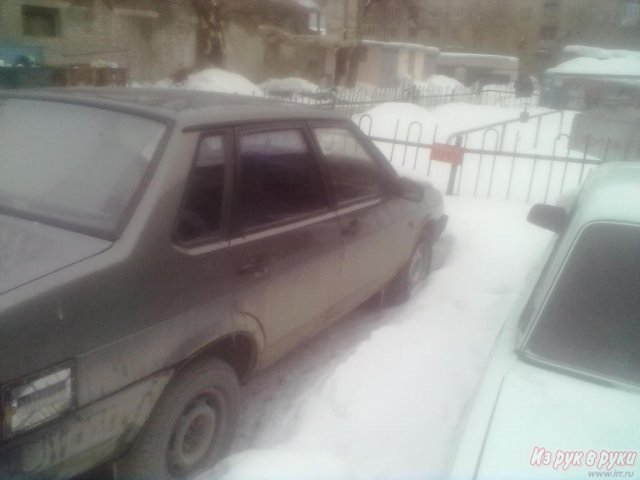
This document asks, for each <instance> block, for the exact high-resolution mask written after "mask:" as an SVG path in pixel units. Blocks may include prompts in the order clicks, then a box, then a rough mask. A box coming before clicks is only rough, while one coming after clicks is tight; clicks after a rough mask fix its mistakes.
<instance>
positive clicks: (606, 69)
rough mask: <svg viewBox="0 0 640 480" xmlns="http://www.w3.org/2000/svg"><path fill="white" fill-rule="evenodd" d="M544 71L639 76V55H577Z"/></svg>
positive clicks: (564, 73) (561, 73) (565, 73)
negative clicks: (603, 56)
mask: <svg viewBox="0 0 640 480" xmlns="http://www.w3.org/2000/svg"><path fill="white" fill-rule="evenodd" d="M546 73H551V74H555V75H608V76H612V75H622V76H635V77H640V55H639V56H616V57H609V58H594V57H578V58H574V59H571V60H568V61H566V62H564V63H561V64H560V65H558V66H557V67H553V68H550V69H549V70H547V72H546Z"/></svg>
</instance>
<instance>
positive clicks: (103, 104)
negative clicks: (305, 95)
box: [0, 87, 347, 128]
mask: <svg viewBox="0 0 640 480" xmlns="http://www.w3.org/2000/svg"><path fill="white" fill-rule="evenodd" d="M3 97H5V98H6V97H14V98H23V99H32V100H46V101H57V102H65V103H76V104H81V105H88V106H95V107H98V108H111V109H116V110H121V111H125V112H130V113H134V114H139V115H145V116H151V117H156V118H159V119H165V120H173V121H180V123H181V124H182V126H184V127H186V128H189V127H194V128H198V127H205V126H207V125H216V124H228V123H246V122H257V121H269V120H301V119H336V120H337V119H340V120H344V119H346V118H347V117H346V116H344V115H342V114H340V113H337V112H334V111H331V110H328V109H325V108H318V107H310V106H302V105H299V104H295V103H292V102H286V101H282V100H277V99H271V98H265V97H258V96H247V95H234V94H225V93H214V92H201V91H191V90H182V89H178V88H174V89H166V88H130V87H123V88H106V87H93V88H48V89H28V90H4V91H1V90H0V98H3Z"/></svg>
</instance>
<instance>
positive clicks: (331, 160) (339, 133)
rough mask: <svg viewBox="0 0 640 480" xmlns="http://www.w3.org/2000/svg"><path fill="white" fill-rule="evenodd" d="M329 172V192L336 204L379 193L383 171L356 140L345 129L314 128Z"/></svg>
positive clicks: (381, 186) (382, 187)
mask: <svg viewBox="0 0 640 480" xmlns="http://www.w3.org/2000/svg"><path fill="white" fill-rule="evenodd" d="M314 132H315V135H316V138H317V140H318V144H319V146H320V149H321V150H322V154H323V156H324V160H325V164H326V166H327V170H328V174H329V182H330V188H331V193H332V195H333V196H334V198H335V199H336V201H337V202H338V204H344V203H350V202H352V201H357V200H360V199H365V198H370V197H375V196H379V195H381V194H382V193H383V192H384V182H383V178H384V174H383V173H382V171H381V168H380V166H379V165H378V164H377V163H376V161H375V160H374V159H373V158H372V157H371V156H370V155H369V154H368V153H367V152H366V150H365V149H364V148H363V147H362V145H361V144H360V142H359V141H358V139H356V138H355V136H354V135H353V134H352V133H351V132H350V131H349V130H348V129H346V128H334V127H332V128H325V127H320V128H315V129H314Z"/></svg>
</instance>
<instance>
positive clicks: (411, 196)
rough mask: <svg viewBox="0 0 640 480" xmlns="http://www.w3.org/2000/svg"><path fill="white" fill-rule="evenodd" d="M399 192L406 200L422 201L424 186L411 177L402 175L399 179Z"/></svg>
mask: <svg viewBox="0 0 640 480" xmlns="http://www.w3.org/2000/svg"><path fill="white" fill-rule="evenodd" d="M398 194H399V195H400V196H401V197H402V198H404V199H406V200H409V201H411V202H416V203H420V202H422V200H423V199H424V187H423V186H422V185H420V183H418V182H416V181H414V180H411V179H410V178H405V177H401V178H400V179H399V180H398Z"/></svg>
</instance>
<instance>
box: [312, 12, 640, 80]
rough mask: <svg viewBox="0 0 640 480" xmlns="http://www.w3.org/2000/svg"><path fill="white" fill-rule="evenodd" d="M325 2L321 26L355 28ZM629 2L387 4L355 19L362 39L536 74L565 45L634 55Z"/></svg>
mask: <svg viewBox="0 0 640 480" xmlns="http://www.w3.org/2000/svg"><path fill="white" fill-rule="evenodd" d="M325 1H326V3H327V7H326V8H327V10H326V11H327V25H329V24H331V25H341V24H348V25H352V28H353V29H356V25H357V24H358V21H357V14H356V13H355V12H357V8H352V9H347V11H348V12H351V13H349V14H350V15H353V18H349V19H346V20H345V19H344V18H343V16H344V12H345V11H344V10H341V9H340V8H338V7H339V6H340V5H342V4H343V3H344V2H343V0H325ZM346 1H347V2H350V3H351V0H346ZM354 1H355V0H354ZM634 1H637V0H416V2H417V4H418V7H419V13H418V14H415V12H412V11H410V10H409V9H408V8H407V6H406V2H402V1H399V0H389V1H387V2H380V3H379V4H378V6H376V7H375V8H373V9H372V10H371V11H370V12H369V14H368V15H366V16H364V17H362V18H361V19H360V22H359V24H360V27H359V29H360V32H361V34H362V38H364V39H374V40H382V41H392V42H412V43H420V44H422V45H429V46H436V47H439V48H440V49H441V50H442V51H460V52H462V51H464V52H475V53H494V54H499V55H513V56H518V57H519V58H520V60H521V62H520V65H521V66H522V68H523V70H524V71H526V72H529V73H534V74H536V73H540V72H541V71H543V70H544V69H545V68H547V67H549V66H550V65H552V64H554V63H557V61H558V60H559V54H560V52H561V50H562V48H563V47H564V46H566V45H569V44H576V43H578V44H590V45H596V46H602V47H609V48H629V49H638V48H639V47H640V25H638V24H635V25H630V26H627V27H623V26H621V23H622V18H623V12H624V11H625V8H627V5H628V4H629V3H630V2H634ZM327 31H328V33H330V32H331V30H330V29H329V28H328V29H327Z"/></svg>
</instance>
